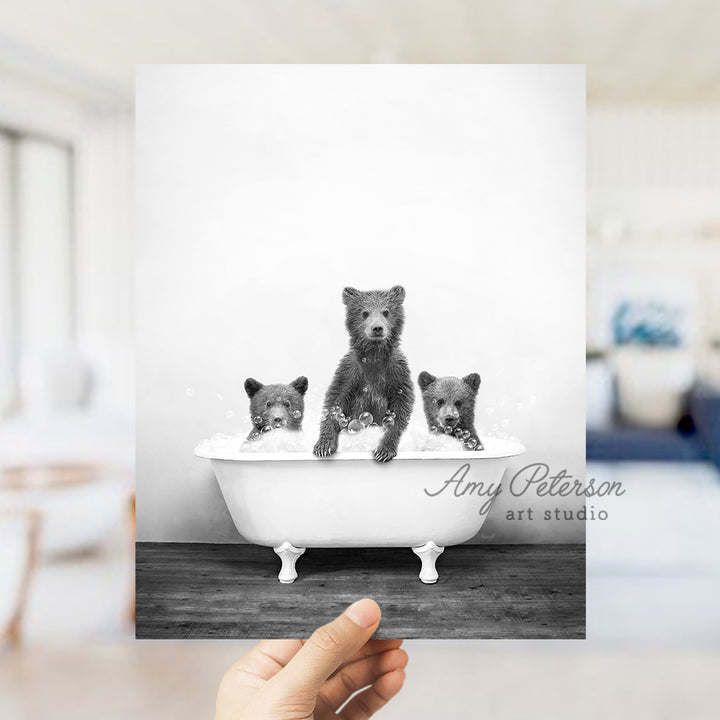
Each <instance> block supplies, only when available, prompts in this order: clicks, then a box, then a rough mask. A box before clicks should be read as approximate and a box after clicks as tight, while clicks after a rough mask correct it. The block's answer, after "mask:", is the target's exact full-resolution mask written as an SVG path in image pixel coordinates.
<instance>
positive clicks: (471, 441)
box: [465, 437, 477, 450]
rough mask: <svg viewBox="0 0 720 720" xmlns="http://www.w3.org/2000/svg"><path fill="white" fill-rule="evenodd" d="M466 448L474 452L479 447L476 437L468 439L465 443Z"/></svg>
mask: <svg viewBox="0 0 720 720" xmlns="http://www.w3.org/2000/svg"><path fill="white" fill-rule="evenodd" d="M465 447H466V448H467V449H468V450H474V449H475V448H476V447H477V440H476V439H475V438H474V437H471V438H468V439H467V440H466V441H465Z"/></svg>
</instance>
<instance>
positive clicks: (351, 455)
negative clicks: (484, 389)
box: [193, 438, 527, 465]
mask: <svg viewBox="0 0 720 720" xmlns="http://www.w3.org/2000/svg"><path fill="white" fill-rule="evenodd" d="M481 439H482V438H481ZM526 452H527V448H526V447H525V446H524V445H523V444H522V443H520V442H513V443H512V445H511V446H509V447H507V448H506V449H504V450H502V451H500V450H496V451H494V452H491V451H488V450H477V451H469V450H402V451H400V452H399V453H398V454H397V455H396V456H395V458H394V459H393V460H392V462H391V463H388V464H389V465H392V463H394V462H397V461H402V460H455V461H458V460H461V461H462V460H466V461H467V460H490V459H497V458H511V457H517V456H518V455H523V454H524V453H526ZM193 454H194V455H195V457H198V458H202V459H204V460H235V461H238V462H288V461H293V460H301V461H305V462H309V461H313V462H344V461H346V460H373V457H372V453H371V452H369V451H368V452H343V453H337V454H335V455H331V456H330V457H325V458H320V457H317V456H315V455H313V454H312V452H292V451H290V452H266V453H256V452H239V451H235V452H232V451H229V450H228V451H204V450H200V449H199V448H197V447H196V448H195V450H194V452H193Z"/></svg>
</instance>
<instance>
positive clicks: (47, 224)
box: [0, 134, 76, 412]
mask: <svg viewBox="0 0 720 720" xmlns="http://www.w3.org/2000/svg"><path fill="white" fill-rule="evenodd" d="M72 173H73V163H72V152H71V150H70V148H69V147H67V146H64V145H61V144H57V143H54V142H52V141H48V140H43V139H38V138H34V137H24V136H19V137H18V136H14V135H11V134H3V135H0V268H1V270H0V273H1V276H0V295H1V297H0V345H1V347H2V350H1V351H0V353H1V354H0V410H2V411H5V412H7V411H8V410H9V409H10V408H11V407H12V405H13V404H14V401H15V400H16V398H17V395H18V386H20V396H21V397H20V400H21V402H22V403H23V404H24V403H25V401H26V400H27V399H28V398H27V397H25V396H28V395H31V394H32V388H33V385H34V384H37V383H38V382H40V381H41V378H40V375H41V374H42V372H43V371H44V368H43V364H44V363H45V362H46V361H47V359H48V358H51V357H52V356H53V354H55V353H58V352H60V353H62V352H64V351H65V349H66V348H68V347H70V345H71V343H72V342H73V339H74V335H75V316H76V313H75V261H74V256H75V253H74V247H73V237H74V229H73V225H72V223H73V175H72Z"/></svg>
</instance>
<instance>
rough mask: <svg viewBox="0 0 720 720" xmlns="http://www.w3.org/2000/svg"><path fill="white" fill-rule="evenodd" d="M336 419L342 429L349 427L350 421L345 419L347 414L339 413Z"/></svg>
mask: <svg viewBox="0 0 720 720" xmlns="http://www.w3.org/2000/svg"><path fill="white" fill-rule="evenodd" d="M335 419H336V420H337V423H338V425H339V426H340V427H341V428H344V427H347V424H348V419H347V418H346V417H345V413H338V414H337V415H336V416H335Z"/></svg>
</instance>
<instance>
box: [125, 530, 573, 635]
mask: <svg viewBox="0 0 720 720" xmlns="http://www.w3.org/2000/svg"><path fill="white" fill-rule="evenodd" d="M136 558H137V559H136V574H137V621H136V635H137V637H138V638H288V637H293V638H295V637H307V636H308V635H309V634H310V633H311V632H312V631H313V630H314V629H315V628H316V627H317V626H318V625H321V624H323V623H325V622H327V621H328V620H330V619H332V618H333V617H334V616H335V615H337V614H339V613H340V612H341V611H342V610H343V609H344V608H345V607H346V606H347V605H349V604H350V603H351V602H353V601H354V600H357V599H359V598H361V597H366V596H369V597H373V598H375V600H377V602H378V603H379V604H380V607H381V608H382V612H383V619H382V623H381V624H380V628H379V630H378V633H377V636H379V637H387V638H406V639H410V638H584V637H585V546H584V545H459V546H456V547H449V548H446V549H445V552H444V554H443V555H442V556H441V557H440V558H439V559H438V561H437V568H438V572H439V573H440V578H439V580H438V582H437V583H436V584H435V585H424V584H423V583H421V582H420V580H419V579H418V572H419V570H420V560H419V559H418V558H417V557H416V556H415V555H414V554H413V553H412V551H411V550H410V549H409V548H408V549H404V548H392V549H386V548H382V549H358V550H355V549H352V550H348V549H343V550H307V551H306V552H305V554H304V555H303V556H302V557H301V558H300V559H299V560H298V562H297V570H298V579H297V580H296V581H295V582H294V583H293V584H291V585H282V584H281V583H279V582H278V580H277V573H278V570H279V567H280V560H279V558H278V557H277V556H276V555H275V553H274V552H273V551H272V549H271V548H264V547H259V546H257V545H205V544H195V543H192V544H188V543H138V544H137V556H136Z"/></svg>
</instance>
